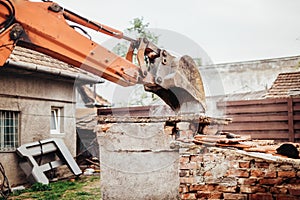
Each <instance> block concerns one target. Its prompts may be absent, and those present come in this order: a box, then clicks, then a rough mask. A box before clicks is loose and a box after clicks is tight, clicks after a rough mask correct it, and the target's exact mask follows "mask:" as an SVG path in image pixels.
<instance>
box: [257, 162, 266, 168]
mask: <svg viewBox="0 0 300 200" xmlns="http://www.w3.org/2000/svg"><path fill="white" fill-rule="evenodd" d="M255 166H256V167H258V168H265V169H268V168H269V163H267V162H256V163H255Z"/></svg>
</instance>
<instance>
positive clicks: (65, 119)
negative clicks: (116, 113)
mask: <svg viewBox="0 0 300 200" xmlns="http://www.w3.org/2000/svg"><path fill="white" fill-rule="evenodd" d="M100 81H101V80H100V78H99V77H96V76H94V75H92V74H89V73H87V72H85V71H83V70H80V69H77V68H74V67H72V66H70V65H67V64H66V63H63V62H60V61H58V60H55V59H53V58H51V57H48V56H45V55H43V54H40V53H37V52H34V51H31V50H27V49H23V48H19V47H17V48H16V49H15V50H14V51H13V54H12V55H11V57H10V58H9V60H8V62H7V64H6V65H5V66H3V67H1V69H0V162H1V163H2V164H3V166H4V169H5V171H6V175H7V177H8V180H9V182H10V184H11V185H12V186H13V185H18V184H22V183H26V182H27V180H26V176H25V174H24V173H23V172H22V170H21V169H20V167H19V166H18V156H17V154H16V153H15V150H16V148H17V147H19V146H20V145H22V144H26V143H31V142H36V141H40V140H43V139H48V138H62V139H63V140H64V142H65V144H66V146H67V147H68V149H69V151H70V152H71V154H72V155H73V156H75V155H76V118H75V108H76V98H75V96H76V95H75V90H76V87H77V85H84V84H92V83H97V82H100Z"/></svg>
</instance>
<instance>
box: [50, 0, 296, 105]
mask: <svg viewBox="0 0 300 200" xmlns="http://www.w3.org/2000/svg"><path fill="white" fill-rule="evenodd" d="M54 1H55V0H54ZM56 2H57V3H59V4H60V5H61V6H63V7H65V8H68V9H70V10H71V11H73V12H76V13H77V14H80V15H82V16H84V17H87V18H89V19H91V20H94V21H97V22H99V23H102V24H105V25H108V26H111V27H114V28H116V29H118V30H121V31H124V30H125V29H126V28H128V27H130V23H129V22H130V21H131V20H133V19H134V18H137V17H143V18H144V21H145V22H149V23H150V28H151V30H164V31H163V35H162V37H160V38H159V40H160V42H164V40H168V44H169V46H170V44H171V46H170V48H169V49H168V50H174V51H175V52H176V53H178V49H176V48H177V47H178V46H180V50H182V51H185V50H187V51H188V52H187V53H186V52H179V53H185V54H188V55H190V54H193V53H194V52H197V53H196V54H197V55H196V56H197V57H201V56H202V55H199V54H198V49H199V50H200V51H201V52H203V51H204V52H205V53H206V54H207V55H208V58H209V59H210V61H211V62H213V63H215V64H217V63H225V62H236V61H248V60H257V59H267V58H277V57H285V56H294V55H300V22H299V19H300V1H299V0H186V1H182V0H181V1H179V0H178V1H174V0H172V1H170V0H151V1H140V0H126V1H115V0H110V1H107V0H106V1H101V0H84V1H83V0H76V1H72V0H56ZM174 33H176V34H174ZM92 36H93V40H95V41H97V42H98V43H100V44H102V45H105V44H106V43H109V42H110V41H108V40H109V39H110V38H111V37H107V36H104V35H103V34H101V33H96V34H94V33H92ZM182 36H184V37H186V38H183V37H182ZM187 38H188V39H187ZM162 40H163V41H162ZM194 44H196V46H195V45H194ZM184 45H185V48H183V46H184ZM197 45H198V46H197ZM163 46H166V45H163ZM198 47H199V48H198ZM165 48H167V47H165ZM189 48H191V49H189ZM189 50H192V52H191V51H189ZM198 55H199V56H198ZM191 56H192V57H195V55H191ZM135 90H142V89H141V88H140V89H132V88H131V87H130V88H124V87H120V86H116V85H115V84H112V83H110V82H108V81H106V82H105V83H104V84H102V85H101V87H100V86H99V90H98V92H99V94H101V95H102V96H103V97H104V98H106V99H108V100H109V101H110V102H112V103H116V102H118V101H120V100H119V99H120V98H121V97H122V96H130V94H131V93H134V92H135ZM123 93H124V94H123ZM122 101H123V100H122Z"/></svg>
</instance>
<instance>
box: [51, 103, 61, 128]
mask: <svg viewBox="0 0 300 200" xmlns="http://www.w3.org/2000/svg"><path fill="white" fill-rule="evenodd" d="M52 113H54V114H52ZM62 113H63V108H62V107H56V106H51V114H50V133H51V134H63V127H62V125H63V123H62V120H63V116H62ZM53 117H54V120H53ZM53 122H54V124H53V125H54V126H55V128H53V125H52V123H53Z"/></svg>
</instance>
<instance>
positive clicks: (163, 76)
mask: <svg viewBox="0 0 300 200" xmlns="http://www.w3.org/2000/svg"><path fill="white" fill-rule="evenodd" d="M66 20H68V21H72V22H74V23H76V24H78V25H81V26H84V27H87V28H90V29H93V30H95V31H99V32H101V33H104V34H107V35H110V36H112V37H115V38H118V39H125V40H128V41H130V42H131V45H130V48H129V50H128V53H127V55H126V58H123V57H120V56H118V55H116V54H114V53H113V52H111V51H110V50H108V49H106V48H104V47H103V46H101V45H99V44H97V43H96V42H94V41H93V40H91V39H90V38H88V37H86V36H84V35H83V34H81V33H79V32H77V31H76V30H74V28H75V27H78V26H72V25H70V24H68V23H67V21H66ZM79 28H80V27H79ZM80 29H82V28H80ZM82 31H83V32H84V30H83V29H82ZM16 45H17V46H22V47H25V48H28V49H32V50H35V51H38V52H41V53H44V54H47V55H49V56H52V57H54V58H56V59H59V60H61V61H64V62H66V63H68V64H71V65H73V66H74V67H78V68H81V69H84V70H86V71H88V72H91V73H93V74H96V75H98V76H101V77H103V78H104V79H107V80H109V81H112V82H114V83H117V84H119V85H122V86H130V85H135V84H143V85H144V86H145V90H147V91H151V92H154V93H156V94H157V95H158V96H160V97H161V98H162V99H163V100H164V101H165V102H166V103H167V104H168V105H170V107H171V108H172V109H173V110H175V111H179V110H180V107H181V105H182V104H185V103H186V102H192V104H199V105H201V106H202V108H203V110H204V109H205V97H204V89H203V84H202V81H201V76H200V74H199V71H198V69H197V67H196V65H195V64H194V62H193V60H192V59H191V58H189V57H187V56H185V57H182V58H180V59H177V58H175V57H173V56H172V55H170V54H169V53H168V52H167V51H166V50H162V49H159V48H157V47H156V46H155V45H154V44H152V43H151V42H149V41H148V40H147V39H137V40H135V39H132V38H129V37H127V36H124V34H123V32H121V31H119V30H116V29H114V28H111V27H109V26H106V25H103V24H100V23H98V22H93V21H91V20H88V19H86V18H84V17H82V16H80V15H78V14H76V13H73V12H71V11H69V10H67V9H64V8H62V7H61V6H59V5H58V4H56V3H54V2H51V1H46V2H31V1H28V0H0V66H3V65H5V63H6V62H7V59H8V57H9V56H10V54H11V52H12V51H13V49H14V47H15V46H16ZM135 51H137V55H136V57H137V60H138V62H139V64H138V65H135V64H134V63H132V60H133V59H132V57H133V56H134V52H135ZM145 57H147V59H148V60H149V61H150V62H149V63H148V62H147V63H146V62H145ZM172 79H173V80H172Z"/></svg>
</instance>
